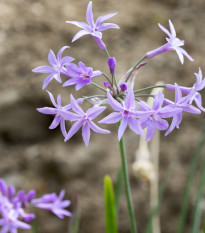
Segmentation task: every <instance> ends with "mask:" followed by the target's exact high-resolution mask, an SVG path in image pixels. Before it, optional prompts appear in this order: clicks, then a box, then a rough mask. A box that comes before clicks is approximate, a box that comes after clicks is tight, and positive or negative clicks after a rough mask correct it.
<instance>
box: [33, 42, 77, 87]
mask: <svg viewBox="0 0 205 233" xmlns="http://www.w3.org/2000/svg"><path fill="white" fill-rule="evenodd" d="M66 48H70V47H69V46H64V47H62V48H61V49H60V51H59V52H58V55H57V58H56V56H55V54H54V52H53V50H50V52H49V54H48V62H49V63H50V66H39V67H37V68H35V69H33V70H32V71H33V72H35V73H50V74H49V75H48V76H47V77H46V79H45V80H44V82H43V90H44V89H45V88H46V87H47V85H48V84H49V82H50V81H51V80H52V79H56V80H57V81H58V82H59V83H61V82H62V81H61V77H60V74H61V73H62V72H64V71H66V70H65V67H64V66H65V65H67V64H69V63H70V62H72V61H74V60H75V59H74V58H72V57H69V56H66V57H63V58H62V54H63V51H64V50H65V49H66Z"/></svg>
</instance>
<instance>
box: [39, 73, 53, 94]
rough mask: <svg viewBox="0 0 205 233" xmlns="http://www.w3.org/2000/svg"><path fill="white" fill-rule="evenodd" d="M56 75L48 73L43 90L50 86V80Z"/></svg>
mask: <svg viewBox="0 0 205 233" xmlns="http://www.w3.org/2000/svg"><path fill="white" fill-rule="evenodd" d="M54 75H55V74H50V75H48V76H47V77H46V78H45V79H44V81H43V88H42V89H43V90H44V89H45V88H46V87H47V86H48V84H49V83H50V81H51V80H52V79H53V78H54Z"/></svg>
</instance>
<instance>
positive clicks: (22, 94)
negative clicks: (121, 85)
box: [0, 0, 205, 233]
mask: <svg viewBox="0 0 205 233" xmlns="http://www.w3.org/2000/svg"><path fill="white" fill-rule="evenodd" d="M87 4H88V1H83V0H75V1H74V0H73V1H71V0H58V1H56V0H1V1H0V69H1V72H0V119H1V120H0V158H1V162H0V176H1V177H2V178H4V179H5V180H6V181H7V182H8V183H12V184H14V185H15V186H16V187H17V188H18V189H23V188H24V189H25V190H29V189H32V188H35V189H36V190H37V193H38V196H40V195H42V194H44V193H48V192H59V191H60V190H61V189H62V188H64V189H66V198H69V199H71V200H74V197H75V194H76V193H78V194H79V205H80V208H81V217H82V219H81V225H80V232H82V233H92V232H98V233H103V232H105V229H104V200H103V177H104V175H105V174H109V175H111V176H112V178H113V180H115V178H116V172H117V169H118V167H119V165H120V157H119V151H118V143H117V137H116V136H117V131H116V129H114V128H113V127H111V126H108V127H107V128H108V129H112V130H113V132H112V134H111V135H106V136H104V135H99V134H95V133H92V135H91V141H90V145H89V148H86V147H85V146H84V143H83V140H82V137H81V135H80V133H78V134H77V135H75V136H74V137H73V138H72V139H71V140H70V141H69V142H67V143H64V141H63V136H62V135H61V132H60V129H59V128H58V129H56V130H53V131H51V130H49V129H48V126H49V125H50V123H51V121H52V117H49V116H45V115H43V114H40V113H38V112H37V111H36V108H37V107H44V106H51V104H50V100H49V97H48V95H47V93H46V92H45V91H44V92H43V91H42V83H43V80H44V78H45V77H46V74H45V75H44V74H42V75H41V74H34V73H32V72H31V70H32V69H33V68H35V67H37V66H40V65H47V64H48V63H47V55H48V52H49V49H53V50H54V52H55V53H57V51H58V50H59V49H60V48H61V47H62V46H65V45H69V46H71V48H70V49H69V50H67V51H66V52H65V53H64V54H67V55H70V56H72V57H74V58H75V59H76V62H78V61H79V60H82V61H83V62H84V63H85V64H86V65H87V66H92V67H94V69H100V70H102V71H104V72H107V73H108V68H107V65H106V56H105V54H104V53H103V52H102V51H100V50H99V49H98V47H97V45H96V44H95V42H94V40H93V39H92V38H91V37H90V36H84V37H82V38H81V39H79V40H78V41H76V42H75V43H74V44H71V40H72V38H73V36H74V35H75V33H76V32H77V31H78V30H79V29H78V28H77V27H75V26H73V25H70V24H66V23H65V21H66V20H76V21H85V14H86V8H87ZM93 12H94V17H95V19H96V18H97V17H98V16H99V15H103V14H108V13H112V12H118V15H117V16H115V17H114V18H112V19H111V20H109V22H114V23H117V24H118V25H119V26H120V27H121V29H120V30H115V29H110V30H108V31H105V32H104V34H103V40H104V42H105V43H106V45H107V47H108V50H109V51H110V54H111V56H115V57H116V59H117V62H118V63H117V71H116V72H117V77H118V78H120V77H121V76H122V75H123V74H124V73H125V72H126V71H127V70H128V69H129V68H130V67H131V66H133V65H134V64H135V62H136V61H137V59H138V58H140V57H141V56H142V55H144V54H145V53H146V52H147V51H149V50H152V49H155V48H157V47H159V46H161V45H162V44H164V43H165V34H164V33H163V32H162V31H161V30H160V29H159V28H158V26H157V23H158V22H160V23H161V24H162V25H164V26H165V27H166V28H167V27H168V19H171V20H172V22H173V24H174V25H175V28H176V31H177V35H178V37H179V38H180V39H184V40H185V41H186V43H185V49H186V50H187V51H188V53H189V54H190V55H191V56H192V57H193V58H194V59H195V62H192V63H191V62H189V61H188V60H187V59H186V58H185V64H184V65H183V66H182V65H181V63H180V62H179V59H178V57H177V55H176V53H175V52H174V51H170V52H168V53H166V54H162V55H160V56H158V57H156V58H154V59H152V60H150V61H149V62H148V64H147V65H146V66H145V67H144V68H142V70H140V72H139V74H138V76H137V79H136V88H141V87H145V86H147V85H153V84H155V82H156V81H158V80H163V81H164V82H165V83H174V82H177V83H179V84H181V85H182V84H183V85H188V86H191V85H193V83H194V82H195V76H194V72H198V67H199V66H200V67H201V68H202V71H203V72H205V68H204V67H205V59H204V56H205V45H204V43H205V30H204V23H205V14H204V12H205V1H204V0H195V1H191V0H167V1H165V0H163V1H162V0H161V1H160V0H153V1H151V0H127V1H123V0H98V1H97V0H96V1H93ZM65 80H66V79H65ZM100 81H101V80H100ZM100 81H99V83H100ZM47 89H48V90H49V91H51V92H52V93H53V94H54V96H55V97H56V96H57V94H59V93H61V95H62V96H63V102H64V104H68V102H69V95H70V93H73V94H74V96H75V97H79V96H81V95H89V94H92V93H94V91H93V88H92V87H85V88H83V90H82V91H79V92H78V93H76V92H75V91H74V88H62V87H61V85H60V84H59V83H57V82H56V81H55V80H53V81H52V82H51V83H50V84H49V86H48V88H47ZM203 100H205V99H204V95H203ZM203 102H204V105H205V101H203ZM102 116H103V115H102ZM204 119H205V118H204V114H201V115H200V116H195V115H191V114H184V120H183V122H182V124H181V127H180V130H175V131H174V132H173V133H172V134H171V135H169V136H167V137H164V136H163V134H162V137H161V139H162V140H161V141H162V144H161V150H160V175H161V178H162V177H163V175H164V174H165V171H166V170H167V168H168V166H169V164H170V163H171V161H172V159H173V157H175V158H176V163H175V166H174V171H173V174H174V175H173V176H172V179H171V180H170V181H169V184H168V189H167V191H166V194H165V198H164V201H163V204H162V208H161V218H162V221H161V223H162V232H166V233H171V232H174V231H175V230H176V224H177V216H178V213H179V210H180V205H181V202H182V194H183V189H184V184H185V179H186V174H187V171H188V168H189V166H190V160H191V158H192V156H193V152H194V149H195V146H196V144H197V142H198V139H199V135H200V130H201V126H202V124H203V122H204ZM138 139H139V138H138V137H137V136H136V135H134V134H133V133H132V132H131V131H129V130H127V131H126V138H125V140H126V144H127V148H128V153H127V155H128V161H129V171H130V177H131V178H130V179H131V184H132V192H133V197H134V203H135V212H136V216H137V224H138V228H139V232H143V230H144V228H145V224H146V222H147V219H148V214H149V201H148V200H149V185H148V184H144V183H143V182H141V181H139V180H136V179H135V177H134V175H133V173H132V170H131V164H132V163H133V161H134V158H135V151H136V149H137V146H138ZM177 142H180V143H179V144H180V147H179V150H178V152H177V153H178V155H177V156H174V154H175V153H176V144H177ZM194 198H195V196H194V193H193V196H192V202H193V203H194V200H195V199H194ZM193 203H192V205H193ZM72 208H73V205H72V206H71V207H70V210H72ZM37 214H38V217H39V218H38V220H39V233H54V232H62V233H63V232H67V225H68V221H67V219H65V220H59V219H58V218H57V217H55V216H54V215H52V214H50V213H47V211H44V210H42V211H39V212H38V213H37ZM119 219H120V220H119V229H120V231H119V232H120V233H127V232H129V219H128V213H127V210H126V203H125V198H124V195H123V196H122V198H121V206H120V215H119ZM191 219H192V212H191V211H190V216H189V220H191ZM187 229H189V223H187ZM27 232H29V231H27Z"/></svg>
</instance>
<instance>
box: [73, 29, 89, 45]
mask: <svg viewBox="0 0 205 233" xmlns="http://www.w3.org/2000/svg"><path fill="white" fill-rule="evenodd" d="M88 34H90V32H88V31H85V30H81V31H79V32H78V33H77V34H76V35H75V36H74V37H73V39H72V42H74V41H76V40H78V39H79V38H80V37H82V36H85V35H88Z"/></svg>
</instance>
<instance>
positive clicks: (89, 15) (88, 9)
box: [86, 1, 95, 28]
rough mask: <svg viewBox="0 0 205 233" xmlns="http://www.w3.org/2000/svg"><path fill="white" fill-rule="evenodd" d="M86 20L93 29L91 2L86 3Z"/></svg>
mask: <svg viewBox="0 0 205 233" xmlns="http://www.w3.org/2000/svg"><path fill="white" fill-rule="evenodd" d="M86 20H87V22H88V24H89V25H90V26H91V27H92V28H93V27H94V25H95V24H94V19H93V12H92V1H90V2H89V3H88V7H87V12H86Z"/></svg>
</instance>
